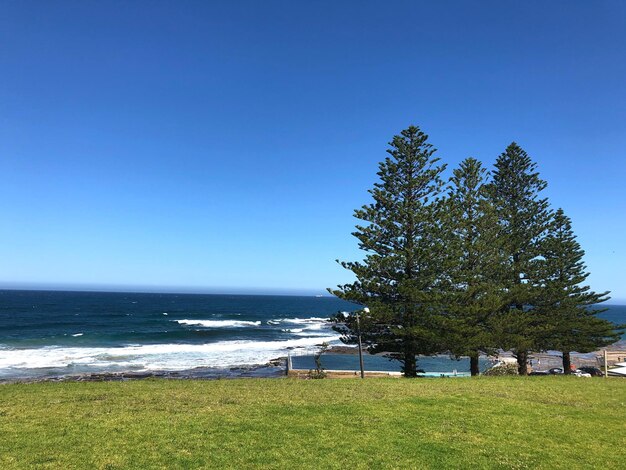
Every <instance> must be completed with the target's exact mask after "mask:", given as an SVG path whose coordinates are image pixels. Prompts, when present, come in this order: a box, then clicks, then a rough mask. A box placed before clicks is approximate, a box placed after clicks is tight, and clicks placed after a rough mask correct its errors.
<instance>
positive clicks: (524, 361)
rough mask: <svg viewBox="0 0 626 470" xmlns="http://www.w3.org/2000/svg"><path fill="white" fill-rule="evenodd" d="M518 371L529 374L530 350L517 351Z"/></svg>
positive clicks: (520, 373) (521, 373)
mask: <svg viewBox="0 0 626 470" xmlns="http://www.w3.org/2000/svg"><path fill="white" fill-rule="evenodd" d="M517 373H518V374H519V375H528V351H517Z"/></svg>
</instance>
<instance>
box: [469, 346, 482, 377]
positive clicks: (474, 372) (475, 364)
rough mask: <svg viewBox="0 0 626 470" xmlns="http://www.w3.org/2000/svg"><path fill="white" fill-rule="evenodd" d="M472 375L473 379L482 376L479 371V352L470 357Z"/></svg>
mask: <svg viewBox="0 0 626 470" xmlns="http://www.w3.org/2000/svg"><path fill="white" fill-rule="evenodd" d="M470 374H471V375H472V377H475V376H477V375H478V374H480V370H479V369H478V351H476V352H475V353H474V354H472V355H471V356H470Z"/></svg>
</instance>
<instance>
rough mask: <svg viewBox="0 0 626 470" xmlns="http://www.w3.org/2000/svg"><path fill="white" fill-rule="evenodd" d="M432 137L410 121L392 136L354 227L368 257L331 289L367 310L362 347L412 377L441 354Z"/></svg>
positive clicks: (437, 170) (351, 265) (436, 168)
mask: <svg viewBox="0 0 626 470" xmlns="http://www.w3.org/2000/svg"><path fill="white" fill-rule="evenodd" d="M427 139H428V136H427V135H426V134H424V133H423V132H422V131H420V130H419V128H417V127H414V126H411V127H409V128H408V129H406V130H404V131H402V132H401V134H400V135H397V136H395V137H394V138H393V140H392V141H391V143H390V146H391V148H390V149H389V150H388V151H387V152H388V153H389V156H388V157H387V158H386V159H385V160H384V161H383V162H382V163H381V164H380V167H379V168H380V169H379V172H378V176H379V177H380V181H379V182H377V183H375V184H374V188H373V189H371V190H370V191H369V192H370V194H371V195H372V197H373V199H374V201H373V202H372V203H371V204H368V205H365V206H363V207H362V208H361V209H358V210H356V211H355V217H356V218H357V219H359V220H361V221H363V222H365V224H364V225H357V227H356V231H355V232H354V236H355V237H356V238H357V239H358V240H359V247H360V248H361V249H362V250H364V251H365V253H366V255H365V259H364V260H363V261H361V262H359V261H356V262H343V263H341V264H342V266H343V267H345V268H346V269H349V270H351V271H352V272H353V273H354V274H355V275H356V278H357V280H356V282H354V283H352V284H347V285H343V286H339V288H338V289H337V290H331V292H332V293H333V294H335V295H337V296H338V297H340V298H342V299H345V300H349V301H353V302H357V303H359V304H363V305H367V306H368V307H369V308H370V310H371V312H370V313H369V314H367V315H363V317H362V321H361V325H362V331H363V340H364V342H365V344H367V345H368V346H369V348H370V350H371V351H373V352H380V351H385V352H388V353H390V355H392V356H393V357H396V358H397V359H399V360H400V361H402V363H403V371H404V374H405V375H406V376H408V377H414V376H415V375H416V361H415V355H416V354H431V353H433V352H436V351H437V349H438V345H437V341H438V340H439V339H438V335H437V330H438V328H437V321H438V320H439V317H440V316H439V313H440V311H439V303H438V301H439V297H440V293H439V291H438V288H439V284H440V280H441V279H440V273H441V272H442V267H443V266H442V263H443V261H442V259H443V249H444V247H443V244H442V242H441V236H440V235H441V227H440V224H439V222H438V220H439V216H438V212H439V211H440V210H441V204H440V201H439V199H438V197H439V195H440V193H441V189H442V186H443V182H442V180H441V177H440V175H441V172H442V171H443V170H444V166H443V165H439V164H438V161H439V159H438V158H435V157H434V153H435V150H434V149H433V147H432V145H431V144H429V143H428V142H427Z"/></svg>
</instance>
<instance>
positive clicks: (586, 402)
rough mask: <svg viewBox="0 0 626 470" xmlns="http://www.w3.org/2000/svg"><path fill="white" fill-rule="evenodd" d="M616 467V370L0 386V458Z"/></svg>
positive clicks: (623, 392) (622, 432) (187, 464)
mask: <svg viewBox="0 0 626 470" xmlns="http://www.w3.org/2000/svg"><path fill="white" fill-rule="evenodd" d="M197 467H228V468H253V467H265V468H302V467H305V468H355V467H356V468H394V467H398V468H400V467H410V468H469V467H472V468H563V469H571V468H591V467H595V468H603V469H607V468H626V380H623V379H583V378H575V377H528V378H518V377H515V378H508V377H492V378H486V377H485V378H480V379H417V380H406V379H367V380H365V381H361V380H358V379H343V380H328V379H326V380H308V381H305V380H295V379H239V380H213V381H193V380H186V381H174V380H169V381H168V380H143V381H131V382H100V383H37V384H13V385H2V386H0V468H1V469H10V468H62V469H68V468H141V469H143V468H197Z"/></svg>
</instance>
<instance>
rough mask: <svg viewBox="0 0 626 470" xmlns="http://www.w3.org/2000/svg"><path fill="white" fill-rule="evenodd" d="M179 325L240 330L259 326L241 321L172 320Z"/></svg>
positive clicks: (256, 323)
mask: <svg viewBox="0 0 626 470" xmlns="http://www.w3.org/2000/svg"><path fill="white" fill-rule="evenodd" d="M172 321H175V322H176V323H179V324H181V325H197V326H203V327H205V328H229V327H231V328H232V327H235V328H240V327H244V326H259V325H260V324H261V322H260V321H243V320H172Z"/></svg>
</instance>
